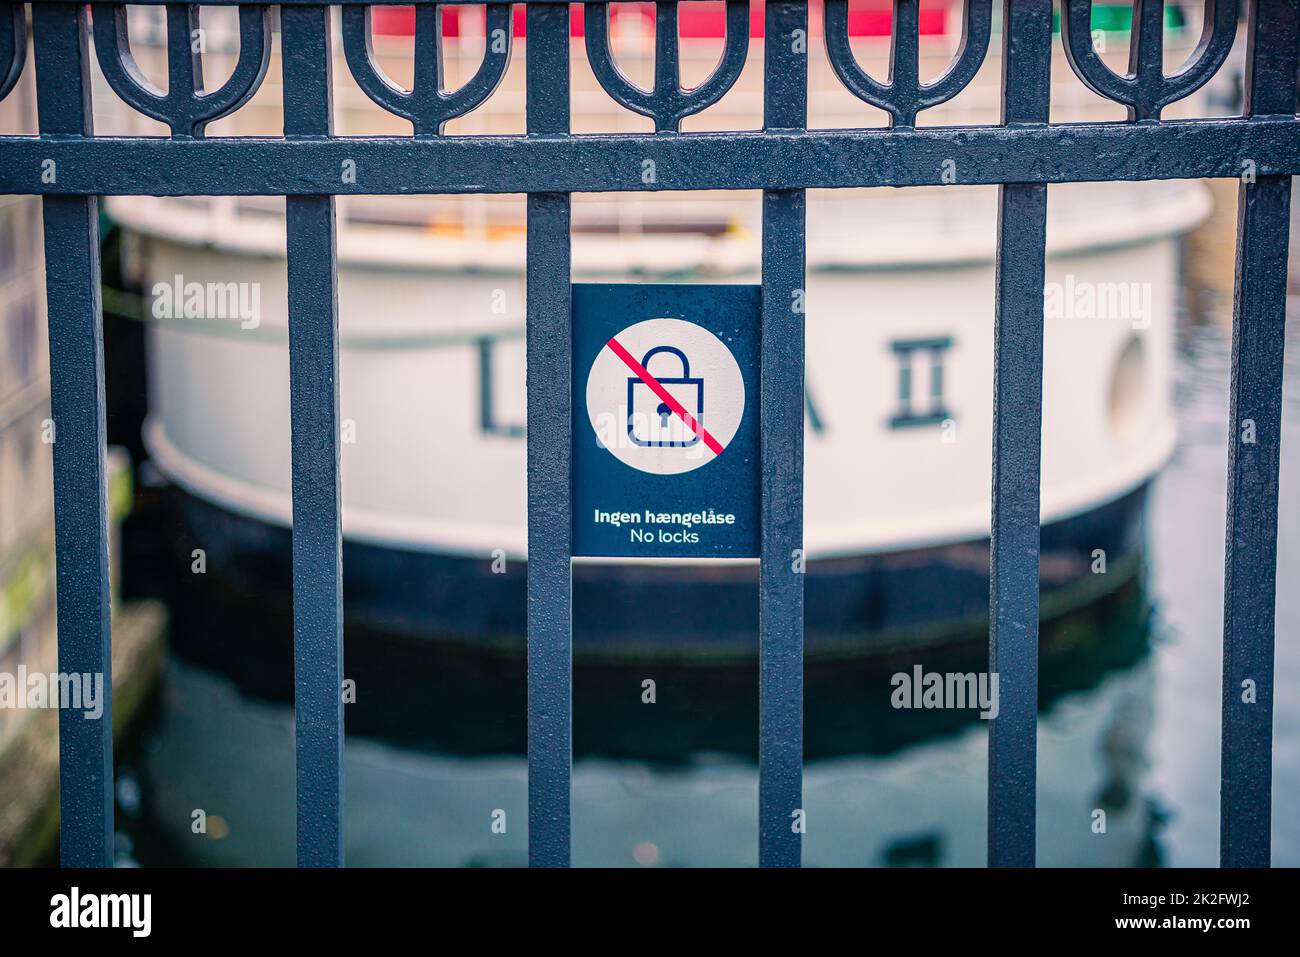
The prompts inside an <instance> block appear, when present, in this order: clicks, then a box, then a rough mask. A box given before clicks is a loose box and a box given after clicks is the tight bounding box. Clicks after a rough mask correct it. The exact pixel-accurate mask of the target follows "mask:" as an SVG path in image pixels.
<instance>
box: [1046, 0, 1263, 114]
mask: <svg viewBox="0 0 1300 957" xmlns="http://www.w3.org/2000/svg"><path fill="white" fill-rule="evenodd" d="M1062 4H1063V6H1064V9H1063V10H1062V14H1061V40H1062V42H1063V43H1064V44H1065V55H1066V58H1067V59H1068V60H1069V61H1070V66H1071V68H1073V70H1074V72H1075V73H1076V74H1077V75H1078V77H1079V79H1081V80H1082V81H1083V82H1084V84H1085V85H1087V87H1088V89H1090V90H1092V91H1093V92H1094V93H1096V94H1098V95H1099V96H1104V97H1105V98H1106V99H1108V100H1114V101H1115V102H1116V103H1123V104H1124V105H1125V106H1127V107H1128V118H1129V119H1130V120H1134V121H1136V122H1139V123H1154V122H1156V121H1158V120H1159V119H1160V111H1161V110H1162V109H1164V108H1165V107H1166V106H1168V105H1169V104H1170V103H1173V102H1174V101H1176V100H1181V99H1183V98H1184V97H1186V96H1190V95H1191V94H1192V93H1194V92H1196V91H1197V90H1198V89H1200V87H1201V86H1203V85H1204V84H1205V83H1206V81H1208V80H1209V79H1210V77H1212V76H1214V74H1215V73H1217V72H1218V70H1219V67H1221V66H1222V65H1223V61H1224V60H1226V59H1227V57H1228V54H1229V53H1230V52H1231V50H1232V41H1233V39H1234V38H1235V37H1236V35H1237V2H1236V0H1205V24H1204V26H1203V27H1202V29H1201V39H1200V42H1198V43H1197V45H1196V49H1195V50H1194V51H1192V55H1191V57H1190V58H1189V59H1188V61H1187V66H1186V67H1184V68H1183V69H1182V70H1180V71H1179V72H1177V73H1175V74H1173V75H1171V76H1165V71H1164V52H1165V51H1164V19H1165V4H1164V0H1133V28H1132V35H1133V39H1132V40H1130V42H1129V67H1128V73H1127V74H1125V75H1124V76H1120V75H1119V74H1117V73H1115V72H1114V71H1113V70H1111V69H1110V67H1108V66H1106V64H1105V63H1103V62H1102V60H1101V57H1099V56H1097V51H1096V50H1095V49H1094V48H1093V45H1092V0H1062Z"/></svg>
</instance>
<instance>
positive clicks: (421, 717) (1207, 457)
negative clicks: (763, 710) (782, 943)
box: [118, 302, 1300, 866]
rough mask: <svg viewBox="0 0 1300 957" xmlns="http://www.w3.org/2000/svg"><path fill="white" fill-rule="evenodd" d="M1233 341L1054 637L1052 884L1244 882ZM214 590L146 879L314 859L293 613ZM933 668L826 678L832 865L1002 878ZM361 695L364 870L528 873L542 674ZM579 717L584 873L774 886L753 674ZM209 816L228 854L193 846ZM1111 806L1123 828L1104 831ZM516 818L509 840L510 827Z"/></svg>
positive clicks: (976, 781) (351, 844)
mask: <svg viewBox="0 0 1300 957" xmlns="http://www.w3.org/2000/svg"><path fill="white" fill-rule="evenodd" d="M1212 308H1213V309H1217V310H1221V309H1222V308H1223V304H1222V302H1219V303H1217V304H1216V305H1214V306H1213V307H1212ZM1225 328H1226V327H1225V325H1224V324H1223V323H1222V322H1221V321H1215V320H1213V319H1212V318H1206V317H1199V318H1198V317H1195V316H1188V315H1184V316H1183V317H1182V319H1181V320H1180V328H1179V344H1178V361H1177V365H1176V370H1177V371H1176V375H1177V405H1178V409H1179V415H1180V418H1181V433H1180V440H1179V444H1178V449H1177V452H1176V454H1175V456H1174V459H1173V461H1172V462H1171V463H1170V464H1169V466H1168V467H1167V468H1166V469H1165V470H1164V472H1163V473H1162V474H1161V475H1160V476H1159V478H1158V479H1157V480H1156V482H1155V484H1154V486H1153V488H1152V492H1151V499H1150V504H1149V508H1148V512H1147V525H1148V527H1147V547H1146V553H1145V563H1144V568H1143V570H1142V572H1141V574H1140V575H1139V576H1138V578H1137V579H1135V580H1134V581H1132V582H1131V583H1130V584H1128V585H1127V586H1125V587H1124V588H1122V589H1120V590H1119V591H1118V592H1116V593H1114V594H1112V595H1111V596H1109V597H1108V598H1106V599H1104V600H1102V601H1100V602H1098V603H1096V604H1094V605H1092V606H1091V607H1089V608H1087V609H1085V610H1083V611H1080V612H1076V613H1074V614H1072V615H1070V616H1068V617H1066V618H1063V619H1060V620H1056V621H1052V622H1048V623H1046V624H1045V625H1044V628H1043V634H1042V643H1043V655H1042V674H1041V681H1040V685H1041V702H1040V718H1039V737H1038V760H1039V770H1038V834H1039V837H1038V856H1039V861H1040V863H1043V864H1047V865H1120V866H1142V865H1172V866H1184V865H1213V864H1215V863H1217V855H1218V786H1219V700H1220V699H1219V689H1220V643H1221V627H1222V597H1221V595H1222V575H1223V528H1224V508H1225V505H1224V503H1225V463H1226V442H1227V425H1226V423H1227V397H1228V342H1227V338H1226V334H1225V331H1224V330H1225ZM1297 329H1298V324H1297V323H1295V322H1293V323H1291V326H1290V329H1289V336H1290V338H1291V340H1292V341H1291V342H1290V343H1289V345H1288V370H1287V397H1286V404H1285V411H1284V430H1285V435H1284V440H1283V457H1282V506H1281V533H1280V539H1279V543H1278V548H1279V569H1278V582H1279V595H1278V608H1277V614H1278V627H1277V635H1278V644H1277V678H1276V680H1277V689H1278V693H1277V703H1276V714H1275V736H1276V746H1275V751H1274V805H1275V810H1274V825H1273V833H1274V837H1273V847H1274V861H1275V863H1277V864H1280V865H1286V864H1289V865H1296V864H1300V814H1297V813H1296V800H1297V797H1296V796H1297V794H1300V642H1298V641H1297V640H1295V639H1296V637H1297V632H1298V631H1300V629H1298V628H1297V626H1298V625H1300V597H1298V596H1297V593H1296V589H1295V588H1294V587H1293V586H1294V583H1295V582H1296V581H1297V571H1300V521H1297V508H1298V507H1300V506H1297V504H1296V503H1297V502H1300V369H1298V368H1297V367H1298V366H1300V351H1298V349H1297V346H1300V343H1296V342H1295V339H1297V338H1300V334H1298V332H1297ZM188 587H189V588H190V589H191V590H189V591H183V592H182V593H181V594H180V595H179V597H177V599H176V600H175V602H174V608H173V612H174V614H175V623H174V632H175V639H176V642H175V643H176V647H175V649H174V651H173V653H172V655H171V659H170V663H169V665H168V668H167V671H166V676H165V681H164V686H163V688H162V689H161V691H160V693H159V695H158V696H157V700H156V701H155V703H154V705H153V707H152V708H151V711H150V713H149V714H148V716H147V718H146V720H145V722H144V727H143V728H142V730H141V731H140V733H139V734H137V735H136V736H135V739H134V741H133V742H132V745H131V746H130V748H129V749H128V750H127V753H126V755H125V757H124V759H123V767H122V769H121V771H120V773H119V785H118V797H119V808H118V820H119V850H120V856H121V859H122V861H123V862H124V863H139V864H142V865H145V866H150V865H161V864H196V865H214V864H267V865H289V864H292V863H293V857H294V848H293V835H294V808H293V795H294V765H293V739H292V733H293V714H292V709H291V708H290V706H289V705H288V704H287V703H286V702H287V701H288V700H289V695H290V682H291V676H292V670H291V669H292V659H291V656H290V646H289V635H290V630H289V619H288V617H287V610H286V609H284V608H277V607H273V606H268V605H267V604H266V603H265V601H264V600H262V599H254V598H252V597H250V596H239V595H231V594H217V593H212V592H198V591H196V590H194V589H196V588H197V587H198V586H195V585H191V586H188ZM209 587H210V586H209ZM985 663H986V657H985V652H984V649H983V645H982V642H981V640H980V638H979V636H978V635H976V636H973V637H972V641H971V642H969V643H968V644H966V645H965V646H960V647H956V648H954V649H951V650H949V651H948V652H945V653H944V654H943V655H937V654H935V655H931V654H927V656H926V662H925V666H926V668H927V669H928V670H939V671H975V670H980V669H982V668H983V667H984V665H985ZM908 667H910V661H909V662H905V663H901V664H900V662H895V661H873V662H859V663H853V664H838V665H819V666H816V667H810V668H809V671H808V674H807V705H806V732H805V737H806V770H805V786H804V792H805V809H806V813H807V822H808V830H807V834H806V837H805V840H804V858H805V863H806V864H808V865H813V866H817V865H822V866H829V865H849V866H864V865H865V866H880V865H940V866H944V865H962V864H967V865H976V864H981V863H982V862H983V860H984V856H985V817H984V815H985V774H986V754H985V750H986V746H987V745H986V732H987V729H986V726H985V724H984V722H982V721H980V720H978V718H976V717H974V716H973V715H972V714H971V713H970V712H954V711H937V712H917V711H896V710H893V709H892V708H890V707H889V704H888V696H889V688H890V686H889V677H890V675H891V674H892V673H893V672H895V671H898V670H905V669H906V668H908ZM348 674H349V676H350V677H354V678H355V679H356V680H357V684H358V688H359V689H361V690H360V692H359V700H358V702H357V704H355V705H350V706H349V709H348V713H347V720H348V724H349V731H350V735H349V738H348V741H347V747H346V774H347V793H346V807H347V817H346V841H347V856H348V861H349V863H350V864H353V865H358V866H364V865H380V864H391V865H449V866H461V865H521V864H523V863H525V862H526V850H527V781H526V773H525V770H526V769H525V761H524V758H523V751H524V742H525V714H524V703H525V685H524V670H523V662H522V660H520V659H502V658H490V659H485V658H481V657H476V656H468V655H464V654H459V653H454V652H448V651H440V652H431V651H430V650H429V649H427V648H422V647H414V646H412V645H411V644H409V643H405V642H399V641H397V640H395V639H386V638H383V637H381V636H373V635H361V634H357V633H353V632H349V635H348ZM647 677H650V678H654V679H655V681H656V683H657V698H658V700H657V703H656V704H655V705H653V706H647V705H644V704H642V702H641V682H642V680H643V679H644V678H647ZM574 701H575V704H574V708H575V713H574V745H575V753H576V760H575V766H574V777H573V818H574V819H573V841H574V844H573V860H574V863H575V864H577V865H631V866H636V865H668V866H671V865H686V866H700V865H751V864H755V863H756V858H757V850H756V841H755V835H756V832H757V790H758V789H757V773H756V766H755V748H756V743H757V742H756V728H757V719H758V705H757V693H756V675H755V673H754V672H753V670H750V669H743V668H741V669H734V668H733V669H728V670H716V669H707V670H704V669H680V668H679V669H676V670H667V669H664V668H662V667H660V666H654V667H649V666H647V667H645V668H642V669H611V668H600V669H590V668H581V669H579V670H578V671H577V673H576V674H575V696H574ZM199 809H201V810H202V811H203V812H204V813H205V814H206V820H207V833H206V834H196V833H193V830H192V828H191V821H192V820H193V818H194V812H195V811H196V810H199ZM1099 811H1100V812H1104V814H1105V823H1106V828H1105V832H1104V833H1096V832H1095V828H1094V822H1095V821H1096V820H1098V812H1099ZM494 820H495V821H496V822H497V823H498V828H497V830H500V823H501V822H504V833H496V832H494V829H493V823H494Z"/></svg>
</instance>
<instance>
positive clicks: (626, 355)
mask: <svg viewBox="0 0 1300 957" xmlns="http://www.w3.org/2000/svg"><path fill="white" fill-rule="evenodd" d="M605 345H607V346H609V348H610V351H611V352H613V353H614V355H616V356H618V357H619V358H620V359H622V360H623V364H624V365H626V366H627V367H628V368H629V369H631V370H632V371H633V372H635V373H636V374H637V375H638V376H639V377H640V378H641V381H642V382H644V383H645V384H646V385H648V386H649V387H650V389H651V391H653V392H654V394H655V395H657V396H659V398H660V399H662V400H663V403H664V405H666V406H668V408H670V409H672V410H673V411H674V412H676V413H677V415H678V417H679V418H680V419H681V420H682V421H683V422H685V423H686V424H687V426H689V427H690V430H691V431H692V432H694V433H695V434H696V435H698V436H699V437H700V439H701V440H702V441H703V442H704V444H705V445H707V446H708V447H709V448H710V449H712V450H713V454H714V455H721V454H722V443H721V442H719V441H718V440H717V439H715V438H714V437H713V436H711V435H709V432H708V430H707V429H705V428H704V426H703V425H701V424H700V423H699V422H697V421H696V420H695V416H693V415H691V414H690V413H689V412H687V411H686V409H685V408H683V407H682V404H681V403H680V402H678V401H677V400H676V399H674V398H673V394H672V393H671V392H669V391H668V390H667V389H665V388H664V387H663V386H662V385H661V384H660V382H659V380H658V379H656V378H655V377H654V376H652V375H651V374H650V373H649V372H648V371H646V367H645V366H643V365H642V364H641V363H639V362H637V361H636V359H634V358H633V357H632V353H630V352H628V351H627V350H626V349H624V348H623V345H622V343H620V342H619V341H618V340H617V339H614V338H611V339H610V340H609V342H607V343H605ZM629 411H631V410H629Z"/></svg>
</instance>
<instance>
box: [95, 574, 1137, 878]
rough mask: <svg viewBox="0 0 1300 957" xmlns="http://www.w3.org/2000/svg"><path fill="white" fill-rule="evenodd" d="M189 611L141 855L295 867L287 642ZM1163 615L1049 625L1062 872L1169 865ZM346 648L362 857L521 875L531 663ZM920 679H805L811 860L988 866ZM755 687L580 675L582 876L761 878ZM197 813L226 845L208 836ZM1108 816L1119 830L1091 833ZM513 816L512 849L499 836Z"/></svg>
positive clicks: (680, 673)
mask: <svg viewBox="0 0 1300 957" xmlns="http://www.w3.org/2000/svg"><path fill="white" fill-rule="evenodd" d="M178 612H179V614H180V615H181V616H182V618H181V620H178V622H177V628H176V634H177V635H178V636H184V644H183V646H182V647H181V648H180V649H179V652H180V653H179V654H178V656H177V660H174V661H173V663H172V665H171V667H170V669H169V672H168V676H167V681H166V687H165V691H164V694H163V695H162V698H161V700H160V702H159V703H158V706H157V715H156V717H155V719H154V720H153V722H152V727H151V729H150V730H149V731H148V732H147V733H146V734H145V735H144V737H143V740H142V742H141V744H140V747H139V750H138V753H137V754H136V755H135V756H134V757H133V759H132V760H131V762H130V764H131V768H130V770H129V771H128V773H126V774H124V775H123V779H124V782H125V784H124V787H123V788H120V789H119V790H120V791H124V792H125V793H124V795H120V796H121V797H124V798H125V799H124V800H123V801H122V805H123V806H122V809H121V810H122V817H123V818H124V820H126V821H128V822H130V823H129V825H128V827H127V830H128V831H129V832H130V834H131V835H132V837H133V839H134V855H135V857H136V858H137V859H138V860H140V861H141V862H142V863H146V864H156V863H163V862H167V863H173V862H174V863H203V864H217V863H258V864H291V863H292V861H293V843H292V842H293V833H294V828H293V793H294V784H293V751H292V747H293V745H292V730H293V720H292V711H291V709H290V708H289V707H288V706H287V705H286V704H284V703H283V702H284V701H285V700H287V697H286V696H287V688H286V687H284V682H285V681H286V680H287V678H288V673H287V672H288V663H289V661H290V659H289V657H288V651H289V649H288V645H287V644H284V645H283V646H273V645H259V651H260V654H258V655H256V656H255V658H254V659H253V660H250V656H249V648H248V644H249V641H248V638H247V635H248V634H249V632H250V630H251V629H252V627H254V626H255V627H256V630H257V632H258V633H259V634H264V635H271V634H285V633H286V632H287V628H286V627H284V626H285V625H287V623H282V622H273V621H267V620H266V619H265V617H260V618H258V617H255V616H254V615H253V613H252V612H251V610H249V609H247V608H245V609H243V610H242V611H240V610H238V606H236V605H234V604H232V603H231V602H230V600H229V597H228V596H225V597H223V599H222V601H220V602H214V603H212V604H211V606H210V607H209V606H203V607H197V606H196V607H192V608H181V609H178ZM190 616H193V618H192V620H189V617H190ZM1148 617H1149V616H1148V612H1147V607H1146V604H1145V600H1144V597H1143V592H1142V589H1141V587H1140V586H1139V585H1138V584H1137V583H1133V584H1131V585H1129V586H1126V587H1125V588H1123V589H1121V590H1120V591H1119V592H1117V593H1116V594H1115V595H1113V596H1111V597H1110V598H1108V599H1106V600H1104V601H1103V602H1101V603H1099V604H1098V605H1096V606H1094V607H1092V608H1090V609H1088V610H1087V611H1086V612H1078V613H1075V614H1073V615H1071V616H1068V617H1066V618H1064V619H1060V620H1058V621H1056V622H1053V623H1051V624H1050V625H1048V626H1047V628H1046V629H1045V632H1044V641H1043V645H1044V653H1043V661H1042V676H1041V703H1042V715H1041V724H1040V732H1039V761H1040V772H1039V778H1040V789H1039V802H1040V812H1039V813H1040V827H1041V830H1042V834H1043V837H1042V838H1041V840H1040V845H1041V857H1042V860H1043V861H1044V863H1061V864H1065V863H1084V864H1105V863H1112V864H1134V863H1139V862H1144V861H1146V860H1148V859H1149V858H1150V856H1151V854H1152V851H1151V849H1150V843H1151V840H1150V832H1151V828H1152V822H1153V820H1154V818H1153V815H1152V813H1151V810H1150V808H1149V806H1148V802H1147V801H1146V800H1145V798H1144V797H1143V793H1144V792H1143V788H1142V776H1143V774H1144V771H1145V767H1146V760H1145V753H1144V752H1145V748H1146V739H1147V729H1148V728H1149V726H1150V717H1151V715H1150V710H1151V707H1150V702H1151V687H1150V686H1151V669H1150V667H1149V663H1148V659H1147V654H1148V634H1149V626H1148ZM349 638H350V642H351V643H350V645H349V666H348V674H349V676H350V677H354V678H355V679H356V680H357V687H358V701H357V703H356V704H355V705H349V708H348V726H349V731H350V732H351V733H352V736H351V737H350V738H349V741H348V746H347V788H348V791H347V841H348V859H349V862H350V863H352V864H355V865H365V864H396V865H416V864H432V865H466V864H484V865H496V864H522V863H524V862H525V860H526V850H527V837H526V821H527V779H526V774H525V763H524V760H523V757H522V755H523V750H524V741H525V715H524V701H525V697H524V674H523V663H522V661H520V660H517V659H512V660H501V659H484V658H482V657H481V656H472V657H471V656H466V657H459V656H456V655H452V654H444V653H439V654H431V653H430V652H429V650H428V649H427V648H424V647H417V646H413V645H411V644H410V643H404V644H403V643H397V642H393V641H391V640H390V641H389V642H388V643H385V641H384V639H382V638H381V637H380V636H372V635H366V636H361V635H356V636H353V635H350V636H349ZM983 654H984V653H983V650H982V647H981V645H980V644H979V642H978V640H976V641H974V642H971V643H968V644H967V645H965V646H963V647H959V648H955V649H951V650H948V651H946V652H942V653H940V652H932V653H929V654H927V656H926V658H925V660H924V662H923V664H924V667H925V669H926V670H927V671H952V672H968V671H978V670H979V669H980V668H981V667H982V666H983V660H984V659H983ZM182 658H183V659H184V660H182ZM914 663H916V662H915V656H901V657H899V658H897V659H896V660H894V659H888V660H870V661H863V662H850V663H839V664H834V665H831V664H825V665H818V666H814V667H810V668H809V671H808V675H807V702H808V704H807V713H806V730H805V739H806V755H807V768H806V781H805V794H806V812H807V819H808V832H807V836H806V839H805V858H806V861H807V863H808V864H809V865H886V864H898V865H903V864H911V865H918V864H919V865H954V864H971V865H973V864H979V863H981V862H982V860H983V857H984V824H983V822H984V787H985V785H984V776H985V767H986V763H985V749H986V746H987V745H986V726H985V723H984V722H983V721H981V720H980V719H979V718H978V717H977V713H976V712H975V711H955V710H895V709H894V708H892V707H891V705H890V695H891V691H892V688H891V683H890V678H891V676H892V675H893V674H894V673H895V672H897V671H900V670H907V671H910V669H911V668H912V666H913V664H914ZM236 668H237V670H236ZM230 675H237V676H238V684H239V687H237V686H236V682H235V681H234V680H232V678H231V677H230ZM647 677H651V678H653V679H654V680H655V683H656V684H655V688H656V702H655V703H654V704H653V705H648V704H644V703H643V702H642V694H643V692H642V682H643V680H644V679H645V678H647ZM756 688H757V680H756V675H755V673H754V671H753V670H752V669H746V668H730V669H714V668H710V669H676V670H671V669H665V668H663V667H660V666H655V667H654V668H652V669H648V670H647V672H646V674H642V673H641V671H638V670H634V669H612V668H608V669H607V668H597V669H592V668H579V669H578V670H577V672H576V673H575V715H574V719H575V726H574V745H575V757H576V762H575V768H574V783H573V787H574V862H575V863H576V864H587V865H619V864H629V865H631V864H636V863H638V862H641V863H657V864H661V865H728V864H735V865H745V864H753V863H755V862H756V861H755V858H756V845H755V840H754V835H755V833H756V827H757V775H756V768H755V756H756V754H755V749H756V743H757V733H756V730H755V729H756V728H757V719H758V705H757V695H756ZM197 808H202V809H203V810H204V812H205V813H206V815H207V817H208V821H209V833H208V834H207V835H195V834H193V833H192V832H191V830H190V822H191V817H192V812H193V810H194V809H197ZM1099 809H1100V810H1102V811H1104V812H1105V814H1106V832H1105V834H1094V833H1093V830H1092V829H1093V827H1094V812H1095V811H1097V810H1099ZM499 812H504V815H502V814H501V813H499ZM503 818H504V822H505V833H504V834H500V833H494V831H493V827H492V825H493V822H494V820H495V821H497V822H498V830H499V828H500V822H501V821H502V819H503ZM214 819H216V820H218V821H219V822H220V824H219V827H220V830H221V832H222V836H220V837H219V838H218V837H216V836H215V835H214V834H213V832H212V826H211V825H212V821H213V820H214Z"/></svg>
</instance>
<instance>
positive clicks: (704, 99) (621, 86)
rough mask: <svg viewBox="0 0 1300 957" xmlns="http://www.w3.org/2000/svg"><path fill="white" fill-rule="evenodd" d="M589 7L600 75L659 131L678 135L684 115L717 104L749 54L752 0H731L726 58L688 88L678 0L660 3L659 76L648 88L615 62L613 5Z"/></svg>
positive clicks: (591, 56)
mask: <svg viewBox="0 0 1300 957" xmlns="http://www.w3.org/2000/svg"><path fill="white" fill-rule="evenodd" d="M584 6H585V8H586V34H587V60H588V61H589V62H590V63H591V69H592V72H593V73H595V74H596V79H597V80H598V81H600V85H601V86H602V87H603V88H604V90H605V92H606V93H608V94H609V95H610V96H611V97H613V98H614V100H615V101H616V102H618V103H620V104H622V105H623V106H626V107H627V108H628V109H629V110H632V111H633V112H634V113H640V114H641V115H642V116H648V117H650V118H651V119H652V120H654V123H655V132H656V133H675V132H677V131H678V130H680V128H681V124H682V119H683V118H684V117H687V116H690V115H691V114H693V113H699V112H700V111H701V110H703V109H705V108H706V107H710V106H712V105H713V104H714V103H717V102H718V100H720V99H722V97H723V96H725V95H726V93H727V91H728V90H730V89H731V88H732V86H734V85H735V83H736V80H738V79H739V78H740V71H741V70H742V69H743V68H744V66H745V57H746V55H747V54H748V53H749V3H748V0H727V39H726V45H725V46H724V48H723V51H722V60H721V61H720V62H719V63H718V66H717V68H716V69H715V70H714V71H713V73H712V74H710V75H709V78H708V79H707V80H705V81H704V82H703V83H701V84H700V85H699V86H697V87H694V88H693V89H690V90H687V89H683V88H682V85H681V69H680V65H679V59H678V42H677V0H667V2H662V3H658V4H656V5H655V80H654V87H653V88H651V89H649V90H644V89H642V88H641V87H639V86H637V85H636V84H635V83H633V82H632V81H631V80H630V79H629V78H628V77H627V75H626V74H625V73H624V72H623V71H622V70H620V69H619V68H618V65H617V64H616V63H615V62H614V51H613V48H612V47H611V46H610V31H609V19H610V14H609V4H608V3H588V4H585V5H584Z"/></svg>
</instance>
